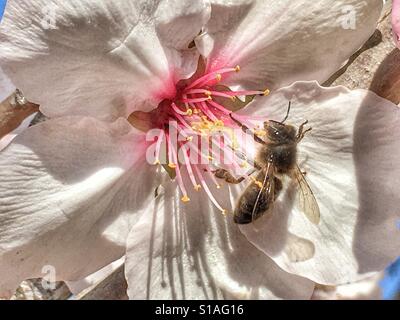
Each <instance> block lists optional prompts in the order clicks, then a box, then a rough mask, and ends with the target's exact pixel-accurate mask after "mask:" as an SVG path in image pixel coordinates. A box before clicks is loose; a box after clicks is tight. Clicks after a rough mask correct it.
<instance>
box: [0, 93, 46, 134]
mask: <svg viewBox="0 0 400 320" xmlns="http://www.w3.org/2000/svg"><path fill="white" fill-rule="evenodd" d="M15 97H16V93H13V94H12V95H11V96H10V97H8V98H7V99H6V100H4V101H3V102H1V103H0V139H1V138H3V137H4V136H5V135H7V134H9V133H10V132H11V131H13V130H14V129H16V128H18V126H19V125H20V124H21V123H22V121H24V119H26V118H27V117H28V116H30V115H31V114H33V113H35V112H37V111H39V105H37V104H35V103H31V102H26V103H24V104H23V105H15V103H13V102H14V101H15Z"/></svg>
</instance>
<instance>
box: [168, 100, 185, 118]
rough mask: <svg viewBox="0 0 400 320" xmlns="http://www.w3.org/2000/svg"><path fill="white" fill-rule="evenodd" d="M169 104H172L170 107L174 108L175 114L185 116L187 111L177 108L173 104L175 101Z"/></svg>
mask: <svg viewBox="0 0 400 320" xmlns="http://www.w3.org/2000/svg"><path fill="white" fill-rule="evenodd" d="M171 106H172V109H174V111H175V112H176V113H177V114H180V115H183V116H186V115H187V114H188V113H187V111H182V110H181V109H179V108H178V107H177V105H176V104H175V103H173V102H172V103H171Z"/></svg>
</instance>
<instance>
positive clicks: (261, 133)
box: [254, 130, 267, 137]
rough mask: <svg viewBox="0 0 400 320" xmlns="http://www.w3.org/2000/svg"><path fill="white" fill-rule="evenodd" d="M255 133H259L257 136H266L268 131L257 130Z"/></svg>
mask: <svg viewBox="0 0 400 320" xmlns="http://www.w3.org/2000/svg"><path fill="white" fill-rule="evenodd" d="M254 133H255V134H256V135H257V136H261V137H262V136H265V135H266V134H267V132H266V131H265V130H256V131H254Z"/></svg>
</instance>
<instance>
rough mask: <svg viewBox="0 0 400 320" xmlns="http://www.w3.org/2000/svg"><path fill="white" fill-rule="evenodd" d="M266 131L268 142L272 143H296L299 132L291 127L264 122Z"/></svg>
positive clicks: (274, 122)
mask: <svg viewBox="0 0 400 320" xmlns="http://www.w3.org/2000/svg"><path fill="white" fill-rule="evenodd" d="M264 129H265V131H266V132H267V137H268V140H269V141H271V142H277V143H285V142H294V141H296V134H297V130H296V128H295V127H293V126H291V125H286V124H284V123H282V122H278V121H274V120H269V121H266V122H264Z"/></svg>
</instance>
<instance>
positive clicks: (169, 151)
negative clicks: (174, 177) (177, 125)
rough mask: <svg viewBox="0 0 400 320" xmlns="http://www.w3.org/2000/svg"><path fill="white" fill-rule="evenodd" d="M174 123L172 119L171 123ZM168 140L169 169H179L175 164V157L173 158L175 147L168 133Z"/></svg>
mask: <svg viewBox="0 0 400 320" xmlns="http://www.w3.org/2000/svg"><path fill="white" fill-rule="evenodd" d="M173 122H174V121H173V120H172V119H171V120H170V123H173ZM166 139H167V145H168V167H170V168H171V169H175V168H177V165H176V163H175V160H174V157H173V147H172V143H171V139H170V138H169V135H168V133H166Z"/></svg>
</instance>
